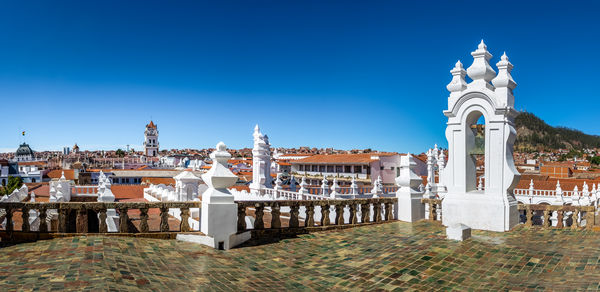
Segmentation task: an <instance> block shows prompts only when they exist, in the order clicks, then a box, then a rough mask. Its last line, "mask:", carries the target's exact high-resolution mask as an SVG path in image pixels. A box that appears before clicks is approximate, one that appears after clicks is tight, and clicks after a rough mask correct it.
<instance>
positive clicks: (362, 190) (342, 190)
mask: <svg viewBox="0 0 600 292" xmlns="http://www.w3.org/2000/svg"><path fill="white" fill-rule="evenodd" d="M372 189H373V187H359V188H358V194H359V195H364V194H370V193H371V190H372ZM382 190H383V193H384V194H390V193H395V192H396V191H397V190H398V187H383V188H382ZM337 191H338V193H339V194H342V195H351V194H352V188H351V187H339V188H338V189H337ZM308 192H309V193H310V194H313V195H320V194H322V193H323V190H322V189H321V187H308ZM329 192H330V193H331V192H332V191H331V187H330V188H329Z"/></svg>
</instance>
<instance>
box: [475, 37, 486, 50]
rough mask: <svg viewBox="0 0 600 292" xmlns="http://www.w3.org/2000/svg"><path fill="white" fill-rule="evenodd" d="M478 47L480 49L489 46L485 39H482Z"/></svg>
mask: <svg viewBox="0 0 600 292" xmlns="http://www.w3.org/2000/svg"><path fill="white" fill-rule="evenodd" d="M477 48H478V49H480V50H486V49H487V46H486V45H485V43H484V42H483V39H481V42H480V43H479V45H478V46H477Z"/></svg>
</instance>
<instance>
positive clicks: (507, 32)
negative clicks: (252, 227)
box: [0, 1, 600, 153]
mask: <svg viewBox="0 0 600 292" xmlns="http://www.w3.org/2000/svg"><path fill="white" fill-rule="evenodd" d="M438 5H439V6H440V7H438V9H435V10H431V9H428V7H427V6H426V4H421V3H402V4H401V5H399V4H397V3H393V2H379V3H368V4H367V3H355V2H343V3H342V2H339V3H336V2H329V3H318V2H308V3H303V4H302V5H300V4H297V5H295V4H293V3H279V2H256V3H252V4H250V3H245V2H235V3H234V2H232V3H230V4H229V5H224V4H220V5H219V4H216V3H187V2H186V3H183V2H182V3H181V4H180V5H178V6H169V7H163V6H161V4H160V3H158V2H149V3H146V2H144V5H141V3H135V2H132V3H127V4H123V3H120V4H117V2H112V3H111V2H106V3H105V5H103V6H98V5H95V4H90V3H78V2H70V1H65V2H59V3H51V4H49V3H39V4H38V5H37V6H30V7H25V6H23V5H22V4H11V3H5V4H2V6H3V9H2V12H0V13H2V17H1V18H0V23H2V25H3V26H4V27H6V28H7V29H6V30H5V31H4V32H3V33H2V37H1V38H0V44H1V46H0V56H2V59H1V64H2V65H0V86H1V87H2V88H3V96H4V103H3V109H4V112H5V120H6V121H7V122H5V123H3V124H2V125H1V126H0V131H1V133H2V135H3V136H4V137H5V139H3V140H2V142H0V151H2V152H6V151H10V150H14V149H16V148H17V147H18V144H20V143H21V142H22V141H23V137H22V135H21V132H22V131H26V132H27V133H26V136H25V140H26V141H27V142H28V143H29V144H30V145H31V146H32V148H33V149H34V150H37V151H43V150H60V149H62V147H64V146H69V147H71V146H72V145H73V144H75V143H77V144H78V145H79V146H80V147H81V148H82V150H86V149H90V150H94V149H117V148H124V147H125V145H127V144H129V145H130V147H132V148H135V149H136V150H141V148H140V146H141V144H142V142H143V130H144V125H145V124H147V123H148V122H149V121H150V119H153V120H154V122H155V123H157V124H158V129H159V131H160V139H159V140H160V141H159V142H160V144H161V149H171V148H209V147H214V145H215V144H216V142H218V141H223V142H225V143H226V144H227V145H228V146H229V147H230V148H244V147H250V146H251V145H252V140H251V139H252V136H251V135H252V129H253V127H254V125H255V124H257V123H258V124H259V125H260V126H261V128H262V129H263V132H264V133H266V134H268V135H269V137H270V141H271V143H272V145H273V146H274V147H298V146H311V147H317V148H321V147H333V148H337V149H353V148H359V149H360V148H373V149H377V150H382V151H395V152H418V153H420V152H422V151H424V150H425V149H427V148H429V147H432V145H433V144H435V143H437V144H439V145H440V146H442V147H445V146H446V145H447V141H446V138H445V136H444V128H445V120H446V118H445V117H444V116H443V114H442V111H443V110H445V109H446V107H447V97H448V91H447V90H446V88H445V87H446V85H447V84H448V82H450V80H451V75H450V73H449V71H450V69H452V67H453V65H454V63H456V57H457V56H460V59H461V61H463V63H464V65H465V67H468V66H470V64H471V56H470V55H469V54H466V53H465V52H471V51H473V50H475V49H476V47H477V44H478V43H479V41H480V40H481V39H482V38H483V39H484V40H485V42H486V44H487V45H488V46H489V48H490V51H491V53H492V54H493V55H494V57H493V58H492V60H491V61H490V63H491V64H492V65H495V63H496V62H498V61H499V57H500V56H501V55H502V53H503V52H504V50H506V53H507V55H508V56H509V58H510V60H511V62H512V63H513V64H514V65H515V69H514V71H513V76H514V78H515V81H516V82H517V84H518V86H517V88H516V90H515V96H516V97H517V100H518V101H517V104H516V107H517V109H518V110H527V111H530V112H533V113H534V114H536V115H538V116H539V117H540V118H542V119H544V120H545V121H546V122H548V123H549V124H551V125H553V126H566V127H572V128H576V129H579V130H581V131H583V132H585V133H588V134H596V135H597V134H600V130H598V128H597V127H595V124H594V123H590V120H591V119H592V118H593V114H594V113H595V110H594V107H593V106H585V105H594V104H597V93H595V92H596V91H595V90H594V87H595V82H594V81H595V78H594V77H595V70H594V69H595V68H596V67H597V66H598V65H600V61H599V60H597V59H595V58H590V57H588V56H587V55H588V54H574V53H575V52H586V51H594V50H598V49H600V42H599V41H598V39H599V38H598V34H599V32H598V31H597V30H595V29H594V26H593V21H594V18H593V17H594V14H595V13H597V11H598V4H596V3H593V2H589V3H586V2H578V3H573V4H570V5H569V6H563V5H561V4H559V3H544V4H543V6H542V5H540V4H539V3H520V4H519V5H516V2H515V5H512V6H514V9H512V10H511V13H510V18H508V17H506V18H504V16H503V13H502V10H501V9H500V8H498V7H496V6H493V5H490V6H486V5H487V4H477V5H473V4H472V3H471V2H465V3H463V5H456V4H450V3H439V4H438ZM475 6H476V8H475ZM506 6H511V5H510V4H508V5H506ZM117 8H118V9H117ZM159 8H163V9H159ZM538 11H543V12H544V16H545V17H544V18H541V19H538V20H536V22H535V23H532V22H531V17H532V15H536V12H538ZM299 12H301V13H299ZM490 12H491V13H494V12H497V15H498V18H497V19H490V18H489V17H490V14H489V13H490ZM467 15H468V17H466V16H467ZM475 23H476V24H477V27H474V26H475V25H473V24H475ZM519 28H523V29H519ZM496 71H497V70H496ZM574 84H576V85H577V86H574ZM565 97H567V98H565ZM574 97H575V98H576V100H577V103H576V104H574V105H571V104H568V102H569V101H570V100H575V98H574ZM565 103H567V104H565ZM558 109H561V111H560V112H559V111H558ZM138 148H140V149H138Z"/></svg>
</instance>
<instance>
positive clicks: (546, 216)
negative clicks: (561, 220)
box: [542, 209, 550, 228]
mask: <svg viewBox="0 0 600 292" xmlns="http://www.w3.org/2000/svg"><path fill="white" fill-rule="evenodd" d="M548 222H550V216H548V209H544V222H543V223H542V227H543V228H547V227H548V226H549V225H548Z"/></svg>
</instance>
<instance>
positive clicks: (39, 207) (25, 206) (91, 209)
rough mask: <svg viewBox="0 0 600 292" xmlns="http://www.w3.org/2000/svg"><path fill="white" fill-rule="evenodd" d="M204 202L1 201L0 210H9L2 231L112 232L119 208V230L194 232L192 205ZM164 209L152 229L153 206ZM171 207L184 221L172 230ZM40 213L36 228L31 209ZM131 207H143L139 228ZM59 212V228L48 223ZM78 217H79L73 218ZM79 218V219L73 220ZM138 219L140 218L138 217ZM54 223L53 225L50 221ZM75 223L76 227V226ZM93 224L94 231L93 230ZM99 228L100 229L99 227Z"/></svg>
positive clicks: (132, 231) (123, 231)
mask: <svg viewBox="0 0 600 292" xmlns="http://www.w3.org/2000/svg"><path fill="white" fill-rule="evenodd" d="M200 207H201V202H152V203H150V202H131V203H129V202H128V203H103V202H86V203H76V202H68V203H36V202H19V203H0V209H2V210H6V215H5V218H6V224H5V226H6V227H5V229H4V230H0V233H3V234H6V233H8V234H12V233H14V232H37V233H95V232H97V233H108V226H107V223H106V219H107V211H110V210H111V209H112V210H117V211H118V214H119V216H118V220H119V224H118V230H117V232H116V233H149V232H190V231H192V230H191V228H190V225H189V222H188V219H189V218H190V208H200ZM154 208H156V209H159V210H160V225H159V226H160V227H159V230H150V228H149V225H148V220H149V219H153V218H149V214H148V211H149V209H154ZM169 208H179V209H180V210H181V219H182V220H181V223H180V224H179V230H176V231H172V230H170V227H169V222H168V220H169V213H168V212H169ZM31 210H35V211H37V212H38V214H39V216H38V218H39V219H40V224H39V227H38V230H37V231H32V230H31V226H30V222H29V221H30V220H29V216H30V215H29V213H30V212H29V211H31ZM129 210H139V227H135V226H133V227H134V228H130V227H131V225H132V222H131V221H132V220H130V218H129V214H128V211H129ZM19 212H20V213H21V214H20V216H21V220H22V224H21V227H20V230H15V226H14V223H13V221H14V220H13V219H14V218H13V215H14V214H15V213H19ZM51 212H52V213H55V212H56V213H58V222H57V224H56V228H54V227H53V225H54V224H52V223H51V222H48V221H49V220H47V218H50V217H51V216H48V214H50V213H51ZM73 217H75V218H73ZM73 219H75V220H73ZM136 219H137V218H136ZM90 221H91V222H95V221H97V222H98V225H97V226H90V224H88V223H89V222H90ZM49 223H50V224H49ZM73 224H74V225H75V226H73ZM90 227H91V228H92V229H94V230H90ZM96 228H97V229H96Z"/></svg>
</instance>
